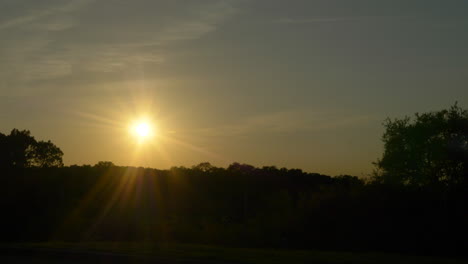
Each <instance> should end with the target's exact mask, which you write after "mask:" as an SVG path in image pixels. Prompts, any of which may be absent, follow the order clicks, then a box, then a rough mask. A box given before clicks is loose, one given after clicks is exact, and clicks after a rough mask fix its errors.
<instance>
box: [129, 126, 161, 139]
mask: <svg viewBox="0 0 468 264" xmlns="http://www.w3.org/2000/svg"><path fill="white" fill-rule="evenodd" d="M130 132H131V133H132V134H133V136H134V137H136V138H137V139H138V141H139V142H142V141H146V140H147V139H149V138H151V137H153V136H154V133H155V128H154V126H153V125H152V124H151V123H150V122H148V121H138V122H135V123H133V125H132V126H131V127H130Z"/></svg>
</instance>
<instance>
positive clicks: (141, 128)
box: [135, 123, 151, 138]
mask: <svg viewBox="0 0 468 264" xmlns="http://www.w3.org/2000/svg"><path fill="white" fill-rule="evenodd" d="M150 132H151V128H150V126H149V124H148V123H139V124H137V125H136V126H135V133H136V134H137V135H138V136H139V137H142V138H144V137H147V136H149V134H150Z"/></svg>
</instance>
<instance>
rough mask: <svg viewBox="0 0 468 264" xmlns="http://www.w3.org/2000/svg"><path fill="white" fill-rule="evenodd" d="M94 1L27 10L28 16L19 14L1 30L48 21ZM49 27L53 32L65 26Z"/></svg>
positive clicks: (82, 0) (6, 22) (1, 24)
mask: <svg viewBox="0 0 468 264" xmlns="http://www.w3.org/2000/svg"><path fill="white" fill-rule="evenodd" d="M92 1H94V0H77V1H63V2H61V3H60V4H59V5H52V6H50V7H46V8H43V9H32V10H27V11H26V14H18V16H16V17H13V18H11V19H8V20H6V21H3V22H2V23H0V30H2V29H10V28H14V27H18V26H24V25H34V23H36V22H37V21H40V20H43V19H46V18H47V17H49V16H53V15H56V14H61V13H70V12H73V11H76V10H78V9H80V8H82V7H84V6H85V5H86V4H88V3H90V2H92ZM49 26H50V28H52V30H56V29H57V28H63V25H60V24H58V23H54V24H49Z"/></svg>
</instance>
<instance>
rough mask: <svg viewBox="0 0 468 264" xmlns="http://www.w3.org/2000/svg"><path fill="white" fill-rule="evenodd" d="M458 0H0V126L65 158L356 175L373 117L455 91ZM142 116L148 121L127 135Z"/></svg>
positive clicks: (465, 5)
mask: <svg viewBox="0 0 468 264" xmlns="http://www.w3.org/2000/svg"><path fill="white" fill-rule="evenodd" d="M467 13H468V2H466V1H456V0H448V1H447V0H446V1H433V0H424V1H415V0H413V1H411V0H405V1H400V0H391V1H390V0H388V1H383V0H382V1H375V0H373V1H360V0H356V1H346V0H343V1H338V0H327V1H324V0H322V1H315V0H307V1H279V0H276V1H274V0H269V1H266V0H265V1H261V0H259V1H255V0H250V1H249V0H239V1H217V0H210V1H203V0H202V1H174V0H171V1H143V0H136V1H124V0H110V1H102V0H101V1H99V0H76V1H69V0H67V1H58V0H55V1H51V0H44V1H33V0H28V1H26V0H2V1H0V39H1V41H0V58H1V60H0V131H1V132H3V133H8V132H9V131H10V130H11V129H12V128H20V129H28V130H31V132H32V134H33V135H34V136H36V137H37V138H39V139H51V140H52V141H53V142H54V143H56V144H57V145H58V146H59V147H61V148H62V150H63V151H64V152H65V156H64V161H65V163H66V164H94V163H96V162H98V161H100V160H111V161H113V162H115V163H116V164H119V165H136V166H140V165H141V166H149V167H157V168H168V167H171V166H180V165H183V166H191V165H194V164H197V163H199V162H203V161H209V162H211V163H213V164H214V165H217V166H226V165H228V164H230V163H232V162H234V161H237V162H245V163H249V164H253V165H256V166H263V165H276V166H279V167H283V166H285V167H289V168H293V167H294V168H302V169H304V170H306V171H310V172H320V173H327V174H332V175H334V174H342V173H347V174H354V175H358V176H361V175H367V174H368V173H370V172H371V170H372V164H371V162H372V161H375V160H376V159H377V158H378V157H379V156H380V155H381V153H382V150H383V146H382V144H381V142H380V137H381V135H382V133H383V127H382V125H381V124H382V121H383V120H384V119H385V118H386V117H403V116H404V115H411V114H413V113H415V112H425V111H433V110H440V109H442V108H447V107H449V106H450V105H452V104H453V103H454V102H455V101H458V102H459V105H460V106H462V107H464V108H466V107H467V104H468V89H467V83H468V77H467V76H468V48H467V47H468V34H466V32H468V17H467V16H466V14H467ZM141 115H145V116H147V117H148V116H149V117H150V118H151V119H152V120H153V122H154V124H155V125H156V126H157V127H158V133H159V134H160V135H161V137H159V138H158V139H155V140H154V142H151V144H150V143H148V144H147V145H146V146H135V144H134V142H132V139H131V137H129V135H128V133H127V132H128V131H126V129H125V128H126V126H127V125H128V123H129V122H131V121H132V120H134V119H138V118H139V117H140V116H141Z"/></svg>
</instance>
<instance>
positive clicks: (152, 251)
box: [2, 242, 468, 264]
mask: <svg viewBox="0 0 468 264" xmlns="http://www.w3.org/2000/svg"><path fill="white" fill-rule="evenodd" d="M2 246H3V247H16V248H29V249H35V250H39V251H40V250H49V251H50V250H52V251H57V252H60V251H66V252H70V253H74V254H80V253H86V254H89V253H93V254H115V255H117V256H118V255H122V256H124V255H125V256H138V257H156V258H159V259H164V260H166V261H167V262H174V263H178V262H184V261H187V260H189V261H190V262H195V263H197V261H200V262H203V263H291V264H293V263H327V264H338V263H340V264H341V263H348V264H352V263H363V264H366V263H382V264H385V263H392V264H393V263H402V264H403V263H408V264H409V263H416V264H418V263H441V264H442V263H447V264H452V263H453V264H459V263H460V264H461V263H468V262H467V261H466V259H465V260H462V259H449V258H440V257H425V256H407V255H398V254H389V253H378V252H369V253H362V252H360V253H356V252H332V251H305V250H275V249H246V248H227V247H219V246H205V245H191V244H165V245H161V244H152V243H131V242H119V243H117V242H86V243H64V242H48V243H27V244H24V243H23V244H8V245H6V244H3V245H2Z"/></svg>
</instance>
